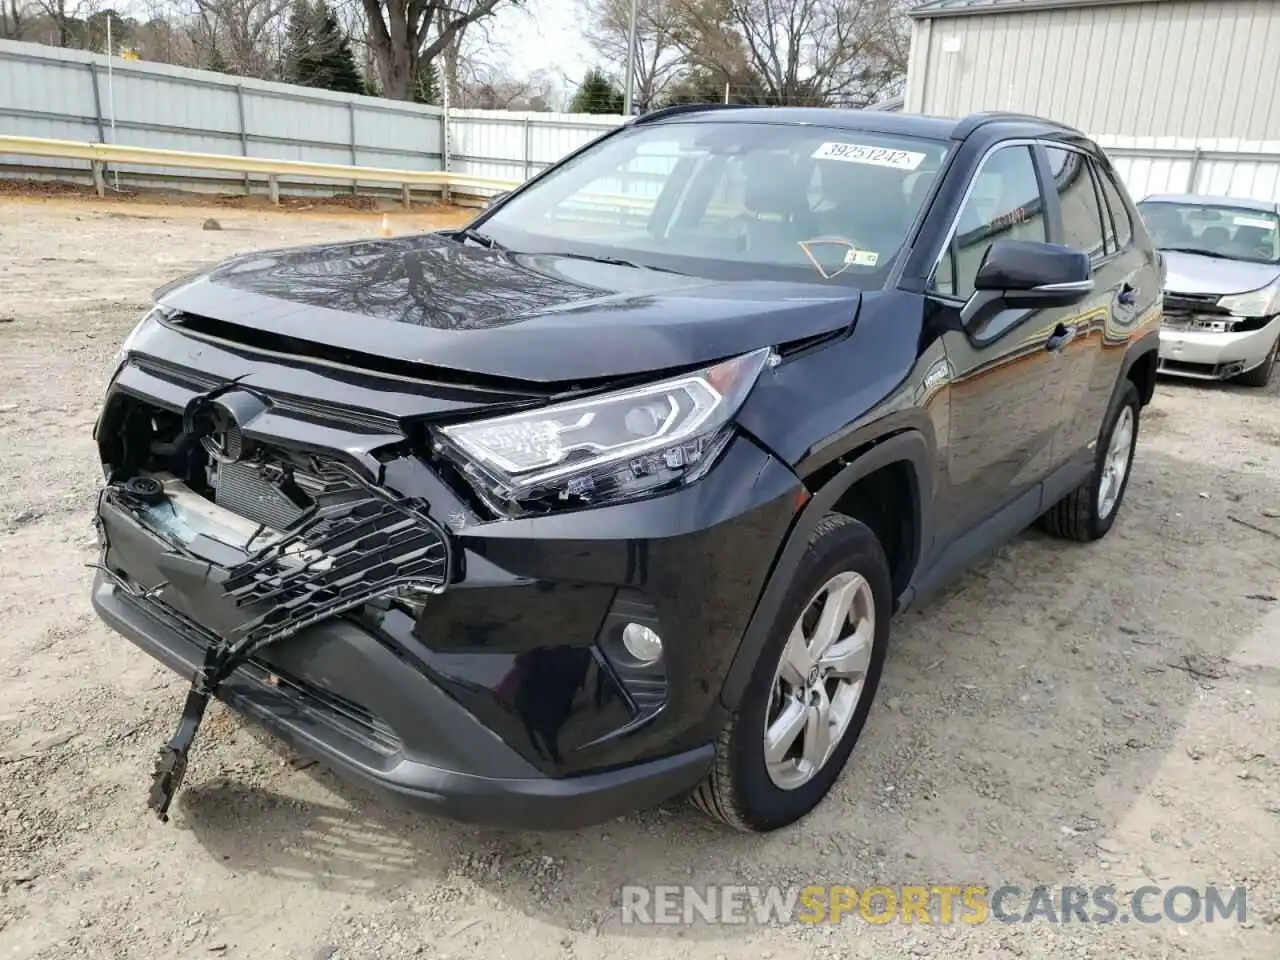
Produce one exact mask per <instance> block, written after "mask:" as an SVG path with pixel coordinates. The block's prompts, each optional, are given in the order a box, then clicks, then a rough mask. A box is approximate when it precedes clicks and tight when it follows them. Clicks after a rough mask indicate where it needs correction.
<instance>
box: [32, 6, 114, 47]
mask: <svg viewBox="0 0 1280 960" xmlns="http://www.w3.org/2000/svg"><path fill="white" fill-rule="evenodd" d="M99 6H100V4H99V3H98V2H97V0H36V3H35V9H36V10H37V11H39V12H40V13H42V14H43V15H44V16H45V17H47V18H48V19H49V21H50V23H51V24H52V25H53V33H54V37H53V45H54V46H55V47H77V46H81V43H80V41H81V38H82V34H83V31H82V30H81V29H80V27H81V26H82V25H83V23H84V21H85V20H87V19H88V18H89V17H90V16H91V15H93V14H94V13H97V11H98V8H99Z"/></svg>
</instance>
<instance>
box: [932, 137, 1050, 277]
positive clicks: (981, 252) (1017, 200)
mask: <svg viewBox="0 0 1280 960" xmlns="http://www.w3.org/2000/svg"><path fill="white" fill-rule="evenodd" d="M1045 239H1047V234H1046V233H1045V225H1044V202H1043V200H1042V198H1041V196H1040V184H1039V182H1038V181H1037V180H1036V168H1035V162H1034V159H1033V157H1032V153H1031V149H1030V148H1029V147H1005V148H1003V149H1001V150H997V151H996V152H995V153H993V154H991V156H989V157H987V159H986V160H985V161H984V162H983V164H982V168H981V169H980V170H979V171H978V174H977V176H976V177H974V180H973V188H972V189H971V190H970V192H969V196H968V197H967V198H966V199H965V202H964V207H963V208H962V209H961V210H960V216H959V219H958V220H957V222H956V230H955V236H954V238H953V239H952V241H951V246H950V248H949V249H948V250H947V252H946V254H944V256H943V258H942V261H941V262H940V263H939V264H938V269H937V271H936V272H935V274H934V283H933V289H934V290H936V291H937V292H938V293H941V294H943V295H946V296H955V297H959V298H961V299H968V298H969V296H970V295H971V294H972V293H973V281H974V277H975V276H976V275H977V273H978V267H979V266H981V265H982V261H983V259H985V257H986V255H987V249H988V248H989V247H990V246H991V244H992V243H994V242H995V241H996V240H1039V241H1041V242H1043V241H1044V240H1045Z"/></svg>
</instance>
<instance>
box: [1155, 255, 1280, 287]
mask: <svg viewBox="0 0 1280 960" xmlns="http://www.w3.org/2000/svg"><path fill="white" fill-rule="evenodd" d="M1161 253H1162V255H1163V256H1164V262H1165V267H1166V269H1167V271H1168V274H1167V276H1166V279H1165V284H1164V286H1165V289H1166V290H1167V291H1169V292H1170V293H1195V294H1213V295H1217V296H1225V295H1226V294H1229V293H1246V292H1248V291H1250V290H1258V289H1261V288H1262V287H1265V286H1266V285H1267V284H1269V283H1271V282H1272V281H1273V280H1275V279H1276V277H1277V276H1280V267H1277V266H1276V265H1275V264H1272V263H1248V262H1246V261H1244V260H1221V259H1219V258H1217V257H1202V256H1200V255H1199V254H1195V253H1177V252H1173V251H1167V250H1166V251H1161Z"/></svg>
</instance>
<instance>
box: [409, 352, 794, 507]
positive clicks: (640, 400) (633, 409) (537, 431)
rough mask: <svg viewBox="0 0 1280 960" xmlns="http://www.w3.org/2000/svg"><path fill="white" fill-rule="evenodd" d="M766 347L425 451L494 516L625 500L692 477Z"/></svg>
mask: <svg viewBox="0 0 1280 960" xmlns="http://www.w3.org/2000/svg"><path fill="white" fill-rule="evenodd" d="M769 355H770V351H769V350H768V349H764V350H756V351H754V352H752V353H748V354H744V355H743V356H740V357H735V358H733V359H732V360H726V361H724V362H722V363H718V364H716V365H715V366H711V367H707V368H705V369H703V370H696V371H694V372H692V373H687V374H684V375H683V376H679V377H673V378H671V379H669V380H662V381H660V382H658V383H651V384H645V385H644V386H639V387H631V388H629V389H626V390H618V391H615V392H612V393H602V394H599V395H597V396H594V397H591V398H589V399H586V400H575V401H572V402H570V403H561V404H555V405H552V406H549V407H542V408H540V409H538V410H530V411H528V412H524V413H516V414H511V415H509V416H504V417H495V418H493V419H490V420H478V421H472V422H469V423H460V424H455V425H453V426H448V427H441V428H439V429H438V430H436V431H435V434H434V444H433V446H434V449H435V450H436V452H437V453H439V454H441V455H442V456H444V457H445V458H447V459H448V460H450V461H451V462H452V463H453V464H454V465H455V466H457V467H458V468H459V469H460V470H461V471H462V473H463V475H464V476H465V477H466V478H467V480H468V482H469V483H470V484H471V485H472V486H473V487H474V488H475V490H476V492H477V493H478V494H479V495H480V496H481V498H482V499H483V500H484V501H485V502H486V503H487V504H488V505H489V506H490V507H492V508H493V509H495V510H496V511H498V512H499V513H502V514H506V515H510V514H512V513H518V512H520V511H521V509H523V508H529V507H532V508H534V509H537V507H538V505H539V504H541V505H542V507H543V508H544V509H545V508H546V507H548V506H551V505H552V503H553V502H555V501H562V502H563V501H569V502H578V503H583V504H586V503H602V502H608V501H612V500H619V499H626V498H629V497H633V496H638V495H640V494H643V493H648V492H651V491H654V490H657V489H660V488H662V487H667V486H672V485H675V484H678V483H688V482H691V481H692V480H695V479H697V478H698V477H699V476H701V475H702V474H703V473H704V472H706V470H707V469H708V467H710V466H711V464H712V462H713V461H714V460H715V458H716V456H717V455H718V454H719V453H720V451H721V450H723V449H724V447H725V445H726V444H727V443H728V440H729V437H730V435H731V432H732V419H733V415H734V414H735V413H737V411H738V408H739V407H741V406H742V402H743V400H745V399H746V397H747V394H748V393H749V392H750V391H751V388H752V386H754V385H755V382H756V379H757V378H758V377H759V375H760V371H761V370H762V369H764V366H765V363H766V362H767V360H768V358H769Z"/></svg>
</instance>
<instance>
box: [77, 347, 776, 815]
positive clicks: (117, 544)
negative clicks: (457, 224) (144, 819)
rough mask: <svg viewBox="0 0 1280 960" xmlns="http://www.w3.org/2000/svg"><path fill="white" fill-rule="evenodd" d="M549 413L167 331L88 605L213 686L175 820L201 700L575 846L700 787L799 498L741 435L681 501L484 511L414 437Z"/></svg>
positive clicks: (152, 360)
mask: <svg viewBox="0 0 1280 960" xmlns="http://www.w3.org/2000/svg"><path fill="white" fill-rule="evenodd" d="M534 399H536V398H531V397H530V396H527V395H526V396H519V395H517V394H515V393H510V394H508V393H504V392H503V391H501V390H496V389H495V388H494V386H493V385H492V384H485V385H484V386H483V388H474V389H473V388H471V387H469V386H467V385H458V384H453V385H447V386H441V385H439V384H429V383H425V382H423V383H415V382H410V381H407V380H405V379H403V378H396V377H389V376H386V375H384V374H382V373H378V374H376V375H375V374H372V373H369V372H367V371H362V370H358V369H352V368H347V367H341V366H337V365H330V366H322V365H319V364H315V363H310V362H308V363H300V362H292V361H290V362H281V360H280V358H273V357H265V356H262V355H261V354H258V353H255V352H253V351H247V350H243V349H240V348H239V347H238V346H237V345H236V344H228V343H217V342H212V341H198V340H196V339H194V338H192V337H189V336H187V335H184V334H183V333H182V332H180V331H178V330H175V329H171V328H170V327H168V326H167V325H165V324H163V323H154V324H150V325H148V329H147V330H145V331H144V332H143V333H142V335H141V336H140V337H139V338H138V339H137V340H136V341H135V342H134V343H132V344H131V345H130V356H129V357H128V359H127V360H126V361H125V362H124V363H123V364H122V366H121V368H120V370H119V371H118V372H117V374H116V376H115V377H114V378H113V381H112V384H111V387H110V389H109V394H108V397H107V400H106V404H105V406H104V410H103V413H102V416H101V418H100V420H99V423H98V427H97V430H96V437H97V440H98V444H99V448H100V453H101V456H102V460H103V464H104V470H105V473H106V477H107V482H106V486H105V487H104V489H103V491H102V494H101V496H100V499H99V506H98V514H97V523H98V527H99V530H100V533H101V541H102V554H101V560H100V564H99V568H100V569H99V576H98V578H97V581H96V583H95V586H94V593H93V600H94V605H95V607H96V609H97V610H98V612H99V613H100V615H101V616H102V617H103V618H104V619H105V620H106V621H107V622H108V623H109V624H110V625H111V626H113V627H114V628H115V629H116V630H118V631H119V632H121V633H122V634H124V635H125V636H126V637H128V638H129V639H130V640H132V641H133V642H134V643H136V644H138V645H139V646H141V647H142V648H143V649H145V650H147V651H148V652H149V653H151V654H152V655H153V656H155V657H157V658H158V659H159V660H161V661H162V662H164V663H166V664H167V665H168V666H170V667H171V668H173V669H175V670H176V671H178V672H179V673H181V674H182V675H184V676H186V677H188V678H189V679H191V680H192V681H193V682H192V688H191V691H190V692H189V694H188V697H187V701H186V704H185V707H184V711H183V717H182V721H181V722H180V723H179V726H178V730H177V731H176V732H175V736H174V739H173V740H172V741H171V742H170V744H169V745H168V746H167V747H166V751H167V752H163V753H162V756H161V760H160V762H159V764H158V767H157V771H156V778H155V782H154V784H153V797H152V806H153V807H154V808H155V809H156V810H157V812H158V813H161V814H162V815H164V814H165V813H166V812H167V809H168V804H169V802H170V801H171V800H172V797H173V794H174V792H175V791H176V789H177V786H178V785H179V784H180V783H181V781H182V776H183V772H184V770H185V760H186V750H187V748H188V747H189V746H190V744H191V742H192V740H193V738H194V736H195V730H196V729H197V728H198V727H199V724H200V719H201V716H202V714H203V710H204V702H206V701H207V700H208V698H209V697H217V698H220V699H222V700H224V701H226V702H227V703H229V704H230V705H232V706H233V707H235V708H236V709H238V710H241V711H242V712H244V713H247V714H249V715H251V716H253V717H255V718H256V719H258V720H260V721H261V722H263V723H264V724H266V725H267V726H268V727H269V728H270V729H271V730H272V731H273V732H275V733H276V734H277V735H279V736H281V737H282V738H283V739H285V740H286V741H287V742H289V743H291V744H293V745H294V746H295V747H297V748H299V749H300V750H302V751H304V752H306V753H309V754H311V755H313V756H315V757H317V758H318V759H320V760H322V761H323V762H325V763H327V764H329V765H331V766H333V767H334V768H336V769H338V770H339V771H342V772H345V773H347V774H348V775H351V776H353V777H355V778H356V779H358V780H360V781H362V782H364V783H366V784H368V785H370V786H373V787H380V788H383V789H384V790H387V791H390V792H391V793H393V794H395V795H398V796H400V797H402V798H404V799H406V800H410V801H413V802H416V803H419V804H425V805H426V806H428V807H430V808H432V809H437V810H440V811H442V812H444V813H447V814H450V815H453V816H457V817H461V818H463V819H470V820H478V821H483V822H496V823H503V824H513V825H524V826H531V827H555V826H573V825H576V824H579V823H584V822H593V821H598V820H604V819H608V818H609V817H612V816H617V815H619V814H621V813H623V812H626V811H627V810H630V809H633V808H635V807H638V806H644V805H648V804H652V803H656V802H660V801H661V800H663V799H665V798H667V797H669V796H671V795H673V794H676V793H679V792H682V791H684V790H686V789H688V788H690V787H692V786H693V785H694V784H696V783H697V782H698V780H699V779H700V778H701V777H702V776H703V775H704V774H705V771H706V769H707V766H708V764H709V762H710V757H711V749H710V746H709V743H710V739H711V737H712V735H713V732H714V730H715V729H717V728H718V725H719V723H720V720H721V718H720V716H719V714H718V705H717V695H718V691H719V685H720V683H721V681H722V679H723V676H724V673H725V671H726V670H727V667H728V664H729V662H730V661H731V659H732V656H733V654H734V653H735V652H736V649H737V644H738V642H739V639H740V637H741V633H742V630H743V629H744V628H745V624H746V621H747V619H748V618H749V616H750V613H751V611H752V609H753V607H754V603H755V598H756V597H757V596H758V595H759V590H760V588H761V587H762V585H763V582H764V579H765V577H766V576H767V574H768V569H769V566H770V564H771V562H772V559H773V556H774V554H775V552H776V545H777V544H778V543H779V542H780V540H781V538H782V536H783V534H784V532H785V530H786V529H787V528H788V526H789V524H790V522H791V519H792V516H793V513H794V504H795V492H796V490H797V487H798V482H797V481H796V479H795V477H794V475H793V474H792V473H791V471H790V470H788V469H787V468H786V467H785V466H784V465H782V464H780V463H779V462H777V461H776V460H775V459H774V458H772V457H771V456H770V455H769V454H768V453H767V452H766V451H764V450H762V449H761V448H759V447H758V446H757V445H755V444H754V443H753V442H751V441H750V440H749V439H748V438H745V437H736V438H734V439H733V440H732V441H731V443H730V444H729V447H728V448H727V449H726V450H725V452H724V453H723V454H722V457H721V462H720V463H719V464H718V466H717V468H716V469H715V470H713V471H712V472H711V474H710V475H708V476H707V477H705V478H703V479H702V480H701V481H699V483H697V484H694V485H691V486H689V487H688V488H685V489H680V490H677V491H673V492H671V493H668V494H665V495H662V496H658V497H651V498H648V499H646V500H643V501H637V502H633V503H626V504H618V505H615V506H608V507H601V508H598V509H591V510H578V511H570V512H565V513H553V514H550V515H546V516H528V517H522V518H518V519H509V518H501V517H495V516H493V515H490V514H486V512H485V508H484V505H483V503H481V502H479V501H478V500H477V498H476V497H474V495H472V494H471V493H470V492H469V491H468V489H467V488H466V486H465V484H464V483H462V482H461V481H460V480H459V479H458V477H457V476H455V475H451V474H450V472H449V467H448V465H447V464H444V463H437V462H435V461H433V460H432V458H431V454H430V450H429V448H428V446H427V445H426V444H425V443H423V441H422V439H421V431H420V429H419V426H420V424H421V423H422V422H423V421H424V420H425V421H429V420H431V419H432V418H439V417H448V418H450V419H451V420H453V421H456V420H458V419H459V418H465V417H466V416H469V415H472V414H475V413H477V412H479V411H481V410H493V409H495V408H496V409H501V408H503V407H505V406H509V405H512V404H515V405H518V406H527V405H528V404H529V403H530V402H531V400H534ZM629 623H641V624H644V625H645V626H647V627H651V628H653V629H655V630H657V631H659V632H661V633H662V635H663V637H664V639H665V640H666V654H665V656H664V659H663V661H662V662H661V665H660V667H659V668H657V669H654V668H652V665H650V666H646V665H643V664H637V663H635V662H632V661H629V660H628V659H627V656H626V654H625V651H623V650H622V647H621V646H620V644H619V642H618V637H619V636H620V635H621V631H622V630H623V629H624V628H625V626H626V625H627V624H629Z"/></svg>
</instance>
